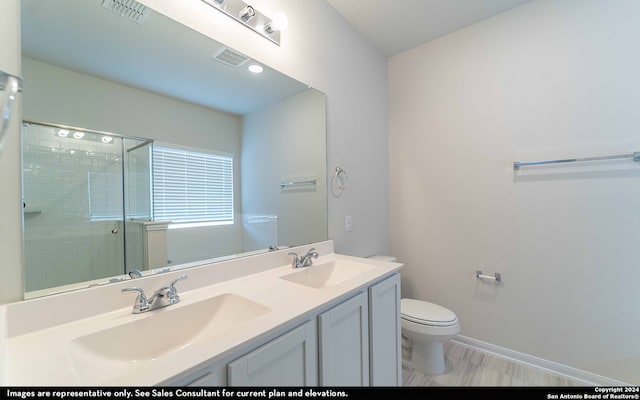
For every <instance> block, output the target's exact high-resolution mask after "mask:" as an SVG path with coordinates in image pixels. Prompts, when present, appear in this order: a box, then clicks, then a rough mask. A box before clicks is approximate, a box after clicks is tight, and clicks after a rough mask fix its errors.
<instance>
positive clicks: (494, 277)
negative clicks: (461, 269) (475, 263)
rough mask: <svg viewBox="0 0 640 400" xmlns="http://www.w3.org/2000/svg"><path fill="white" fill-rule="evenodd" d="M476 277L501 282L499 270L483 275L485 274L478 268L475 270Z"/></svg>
mask: <svg viewBox="0 0 640 400" xmlns="http://www.w3.org/2000/svg"><path fill="white" fill-rule="evenodd" d="M476 278H478V279H489V280H492V281H496V282H501V281H502V275H500V273H499V272H496V273H494V274H493V275H485V274H483V273H482V271H480V270H478V271H476Z"/></svg>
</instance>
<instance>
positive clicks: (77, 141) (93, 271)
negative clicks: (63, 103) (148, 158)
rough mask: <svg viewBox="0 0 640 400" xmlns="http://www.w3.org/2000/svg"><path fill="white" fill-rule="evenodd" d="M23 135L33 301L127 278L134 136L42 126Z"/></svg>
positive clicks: (27, 126) (28, 286)
mask: <svg viewBox="0 0 640 400" xmlns="http://www.w3.org/2000/svg"><path fill="white" fill-rule="evenodd" d="M22 134H23V187H24V188H23V195H24V200H23V201H24V204H23V206H24V246H25V248H24V251H25V297H27V298H28V297H35V296H39V295H42V294H43V293H42V292H46V291H48V290H50V288H57V287H60V286H63V287H65V288H69V287H68V285H73V284H77V283H79V282H83V286H85V287H86V285H87V284H91V281H97V280H101V279H102V280H104V278H107V277H114V276H118V275H122V274H124V273H125V271H126V266H125V237H126V232H125V224H124V221H125V219H124V218H125V207H126V206H125V204H126V201H125V200H124V199H125V197H124V195H125V191H126V189H125V174H124V165H125V160H124V159H123V154H124V153H125V141H127V140H128V139H125V138H122V137H119V136H112V135H108V134H101V133H96V132H90V131H85V130H74V129H66V128H63V127H56V126H51V125H46V124H37V123H24V124H23V129H22ZM130 147H131V146H130ZM147 151H148V150H147ZM141 189H142V190H144V188H141ZM136 210H137V209H136ZM44 294H46V293H44Z"/></svg>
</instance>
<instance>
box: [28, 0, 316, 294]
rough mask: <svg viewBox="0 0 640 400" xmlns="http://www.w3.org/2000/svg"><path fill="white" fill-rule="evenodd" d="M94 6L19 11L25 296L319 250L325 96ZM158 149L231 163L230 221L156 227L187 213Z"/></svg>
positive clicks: (79, 1)
mask: <svg viewBox="0 0 640 400" xmlns="http://www.w3.org/2000/svg"><path fill="white" fill-rule="evenodd" d="M107 3H108V2H107ZM102 4H103V1H102V0H95V1H87V0H47V1H44V0H23V1H21V13H22V16H21V18H22V21H21V22H22V53H23V71H22V72H23V76H24V78H25V83H24V94H23V118H24V119H25V121H28V123H25V124H24V127H23V151H24V157H23V169H24V171H23V175H24V179H25V185H24V197H25V208H24V218H25V260H26V261H25V264H26V265H25V278H26V279H25V280H26V287H25V291H26V293H25V297H27V298H28V297H35V296H40V295H44V294H49V293H55V292H60V291H64V290H70V289H75V288H79V287H87V286H88V285H93V284H103V283H108V282H109V281H112V280H118V279H130V275H129V272H132V271H134V270H140V271H142V274H143V275H146V274H150V273H158V272H164V271H167V270H169V269H174V268H181V267H185V266H193V265H200V264H202V263H205V262H206V263H208V262H213V261H217V260H223V259H227V258H229V257H237V256H242V255H246V254H254V253H255V252H262V251H269V247H271V248H272V249H274V248H284V247H287V246H295V245H300V244H306V243H312V242H317V241H322V240H326V239H327V206H326V178H325V177H326V143H325V97H324V95H323V94H322V93H320V92H318V91H316V90H314V89H309V88H308V87H307V86H306V85H304V84H302V83H300V82H297V81H295V80H293V79H291V78H289V77H286V76H284V75H283V74H280V73H279V72H277V71H275V70H273V69H270V68H268V67H264V70H263V72H262V73H261V74H259V75H258V74H253V73H251V72H249V71H248V69H247V67H248V65H249V64H251V63H252V62H253V61H252V60H249V59H247V58H246V57H244V56H243V55H241V54H239V53H237V52H235V51H234V50H233V49H228V48H225V47H224V46H223V45H221V44H220V43H218V42H216V41H214V40H213V39H211V38H208V37H205V36H203V35H201V34H199V33H198V32H195V31H192V30H190V29H189V28H187V27H185V26H182V25H180V24H179V23H177V22H175V21H172V20H170V19H169V18H167V17H165V16H163V15H160V14H158V13H155V12H153V11H149V12H148V16H147V17H146V19H145V20H144V21H143V22H142V23H139V22H136V21H130V20H127V19H126V18H122V17H120V15H117V14H115V13H113V12H112V11H110V10H108V9H106V8H104V7H103V6H102ZM231 56H233V57H231ZM220 59H224V60H226V61H227V62H226V63H223V62H221V61H219V60H220ZM232 59H233V64H235V66H232V65H229V63H228V61H229V60H232ZM60 126H62V127H60ZM65 127H66V128H69V129H67V130H69V131H70V133H69V134H66V136H64V137H63V136H61V135H60V134H59V131H60V129H63V128H65ZM74 127H75V128H74ZM74 132H83V133H84V136H83V137H82V138H80V139H78V138H74V137H73V134H74ZM62 135H65V133H62ZM103 137H109V138H112V139H111V141H109V142H108V143H105V142H103V141H102V138H103ZM151 141H153V142H154V143H153V145H151V144H150V143H151ZM161 148H164V149H168V150H167V151H181V152H183V153H182V154H183V156H184V157H191V156H193V154H196V155H199V157H200V156H201V157H205V156H207V155H217V156H220V155H223V156H225V157H229V160H230V161H229V163H230V164H229V165H230V171H229V174H228V179H229V182H228V187H230V188H231V190H230V193H228V196H227V197H226V198H227V202H228V203H227V204H230V207H231V208H232V210H231V212H230V213H229V212H228V213H227V214H225V215H227V217H224V218H226V219H224V218H223V219H224V220H221V219H220V218H222V217H220V216H219V215H218V214H216V215H215V216H212V215H211V214H207V213H205V216H204V217H203V218H201V217H202V216H201V215H198V214H199V211H198V210H197V209H190V210H191V211H190V215H191V216H192V217H193V216H194V215H195V217H194V220H193V221H191V220H189V218H191V217H188V218H187V219H183V218H182V217H180V215H178V214H176V213H174V214H166V213H165V211H167V209H170V208H171V207H173V208H174V210H173V211H176V212H178V213H179V212H182V211H185V210H186V209H188V208H190V207H191V205H190V204H185V203H179V205H177V206H172V203H171V202H172V201H173V200H172V199H170V198H169V197H168V195H167V193H168V192H171V191H172V190H175V187H174V186H171V185H170V184H169V183H170V181H171V179H172V178H171V177H170V176H169V177H168V178H166V177H165V178H162V177H161V176H160V169H159V168H156V167H155V165H156V164H158V165H160V161H158V160H157V159H156V158H157V157H159V153H160V151H156V150H160V149H161ZM72 152H73V153H72ZM167 154H168V153H167ZM185 154H188V155H185ZM189 160H192V159H191V158H189ZM171 163H172V162H169V164H165V170H166V169H167V168H168V165H174V164H171ZM185 165H186V166H187V167H189V168H191V169H192V170H193V168H192V167H193V166H194V165H195V162H192V161H188V162H186V163H185ZM182 168H185V166H183V167H182ZM162 179H166V181H165V184H164V186H162V185H160V183H161V182H162ZM310 181H315V184H302V185H293V186H285V187H281V186H280V184H281V182H310ZM183 183H184V182H183ZM160 186H162V187H160ZM192 186H194V189H195V190H198V189H201V186H200V184H197V185H192ZM214 186H215V185H214ZM163 191H164V192H163ZM162 193H164V194H162ZM198 196H199V195H196V194H187V195H186V198H187V200H188V199H192V200H197V199H198V198H199V197H198ZM176 204H178V203H176ZM163 207H164V208H163ZM161 208H163V209H162V210H161ZM162 213H164V214H162ZM154 214H157V216H159V218H158V217H156V216H155V215H154ZM203 219H204V221H203ZM170 221H173V223H169V222H170ZM190 222H199V224H197V225H195V224H193V223H190ZM203 222H204V223H203ZM132 276H135V273H132Z"/></svg>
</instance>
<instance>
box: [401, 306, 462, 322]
mask: <svg viewBox="0 0 640 400" xmlns="http://www.w3.org/2000/svg"><path fill="white" fill-rule="evenodd" d="M400 314H401V317H402V318H404V319H406V320H409V321H412V322H415V323H418V324H423V325H436V326H448V325H453V324H455V323H457V322H458V318H457V317H456V315H455V314H454V313H453V311H451V310H449V309H446V308H444V307H442V306H439V305H437V304H433V303H429V302H427V301H422V300H414V299H402V300H400Z"/></svg>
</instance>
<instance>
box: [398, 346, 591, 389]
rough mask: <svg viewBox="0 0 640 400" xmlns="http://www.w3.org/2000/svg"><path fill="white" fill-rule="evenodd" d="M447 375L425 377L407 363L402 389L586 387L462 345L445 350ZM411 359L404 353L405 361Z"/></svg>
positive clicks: (403, 372) (404, 368)
mask: <svg viewBox="0 0 640 400" xmlns="http://www.w3.org/2000/svg"><path fill="white" fill-rule="evenodd" d="M444 352H445V361H446V366H447V372H446V373H444V374H442V375H425V374H421V373H419V372H417V371H414V370H413V369H412V368H410V367H407V366H406V363H403V364H405V366H404V367H403V369H402V377H403V386H584V384H583V383H580V382H576V381H572V380H570V379H567V378H565V377H561V376H557V375H554V374H551V373H549V372H547V371H544V370H540V369H537V368H533V367H529V366H526V365H522V364H519V363H516V362H513V361H509V360H506V359H503V358H499V357H496V356H493V355H491V354H488V353H484V352H481V351H478V350H474V349H471V348H469V347H466V346H462V345H460V344H456V343H452V342H448V343H446V344H445V347H444ZM410 357H411V353H410V352H409V351H407V349H403V358H404V359H405V361H406V360H407V359H409V358H410Z"/></svg>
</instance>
